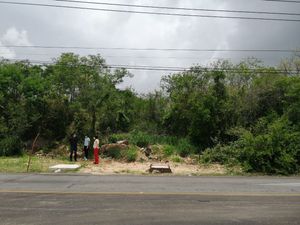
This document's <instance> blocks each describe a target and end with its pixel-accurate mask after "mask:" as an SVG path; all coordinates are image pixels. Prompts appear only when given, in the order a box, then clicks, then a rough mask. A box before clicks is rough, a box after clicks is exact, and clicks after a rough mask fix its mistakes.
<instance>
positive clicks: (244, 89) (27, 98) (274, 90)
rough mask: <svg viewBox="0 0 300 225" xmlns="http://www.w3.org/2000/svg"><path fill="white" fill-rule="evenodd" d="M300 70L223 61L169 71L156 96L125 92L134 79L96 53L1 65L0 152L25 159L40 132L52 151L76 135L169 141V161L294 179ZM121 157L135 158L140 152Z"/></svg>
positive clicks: (299, 143)
mask: <svg viewBox="0 0 300 225" xmlns="http://www.w3.org/2000/svg"><path fill="white" fill-rule="evenodd" d="M299 68H300V59H299V56H294V57H293V58H291V59H288V60H285V61H283V62H282V64H281V65H279V66H278V67H277V68H273V67H266V66H264V65H263V64H262V63H260V62H258V61H257V60H247V61H243V62H240V63H239V64H232V63H230V62H228V61H219V62H217V63H214V64H213V65H211V66H210V68H209V69H208V68H203V67H200V66H196V67H192V68H191V69H190V70H188V71H185V72H181V73H174V74H169V75H166V76H164V77H163V78H162V81H161V88H160V90H159V91H155V92H153V93H149V94H146V95H139V94H137V93H135V92H134V91H133V90H131V89H126V90H119V89H118V88H117V85H118V84H120V83H121V82H122V81H123V79H124V77H126V76H131V74H130V73H128V71H126V70H125V69H119V70H114V71H112V70H110V69H109V68H108V67H107V65H106V63H105V60H104V59H103V58H102V57H101V56H99V55H96V56H87V57H80V56H78V55H75V54H72V53H66V54H63V55H61V56H60V57H59V58H58V59H56V60H55V61H54V63H53V64H51V65H32V64H30V63H29V62H15V63H12V62H9V61H6V60H2V61H0V113H1V114H0V156H9V155H20V154H22V152H23V151H24V150H25V149H26V145H27V146H28V145H30V142H32V140H33V139H34V138H35V136H36V135H37V134H38V133H39V134H40V137H42V138H43V139H44V140H47V144H46V145H48V146H47V147H48V148H51V146H54V145H55V143H59V142H62V141H64V140H67V137H69V135H70V134H71V133H72V132H77V134H78V135H79V137H80V138H82V137H83V136H84V135H85V134H89V135H90V136H92V135H94V134H95V133H97V134H99V135H100V137H101V141H102V142H103V143H104V142H115V141H117V140H120V139H128V140H129V142H130V143H131V144H134V145H137V146H139V147H147V146H148V145H152V144H164V145H165V146H164V150H163V151H164V154H165V155H166V156H171V155H173V154H175V153H176V154H178V155H180V156H182V157H185V156H188V155H190V154H199V155H201V160H202V161H203V162H207V163H209V162H219V163H223V164H232V165H237V164H238V165H240V166H242V168H243V169H244V170H245V171H247V172H263V173H270V174H293V173H298V172H299V170H300V76H299V75H300V72H299ZM116 154H119V153H118V152H116ZM176 154H175V155H176ZM125 155H126V157H125V158H127V160H128V161H132V160H134V158H135V157H136V149H133V148H131V149H129V150H128V151H127V152H126V153H125Z"/></svg>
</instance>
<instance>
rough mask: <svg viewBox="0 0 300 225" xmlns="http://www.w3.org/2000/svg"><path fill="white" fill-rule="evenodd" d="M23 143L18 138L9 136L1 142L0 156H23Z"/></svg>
mask: <svg viewBox="0 0 300 225" xmlns="http://www.w3.org/2000/svg"><path fill="white" fill-rule="evenodd" d="M22 149H23V148H22V141H21V140H20V138H18V137H16V136H7V137H4V138H3V139H1V140H0V156H16V155H22Z"/></svg>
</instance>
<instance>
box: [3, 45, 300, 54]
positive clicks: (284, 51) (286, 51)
mask: <svg viewBox="0 0 300 225" xmlns="http://www.w3.org/2000/svg"><path fill="white" fill-rule="evenodd" d="M0 48H37V49H81V50H129V51H179V52H180V51H181V52H272V53H275V52H281V53H292V52H300V49H299V50H291V49H196V48H125V47H87V46H49V45H5V46H0Z"/></svg>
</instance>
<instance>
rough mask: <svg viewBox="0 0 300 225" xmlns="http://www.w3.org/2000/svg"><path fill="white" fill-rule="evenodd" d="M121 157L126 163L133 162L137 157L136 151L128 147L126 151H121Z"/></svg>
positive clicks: (134, 148)
mask: <svg viewBox="0 0 300 225" xmlns="http://www.w3.org/2000/svg"><path fill="white" fill-rule="evenodd" d="M121 155H122V158H124V159H125V160H126V161H127V162H135V161H136V158H137V155H138V149H137V148H136V147H133V146H130V147H129V148H128V149H125V150H123V151H122V154H121Z"/></svg>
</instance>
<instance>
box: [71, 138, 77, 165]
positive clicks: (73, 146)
mask: <svg viewBox="0 0 300 225" xmlns="http://www.w3.org/2000/svg"><path fill="white" fill-rule="evenodd" d="M77 143H78V138H77V135H76V134H73V135H72V137H71V138H70V146H71V149H70V161H72V158H73V153H74V160H75V161H77Z"/></svg>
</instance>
